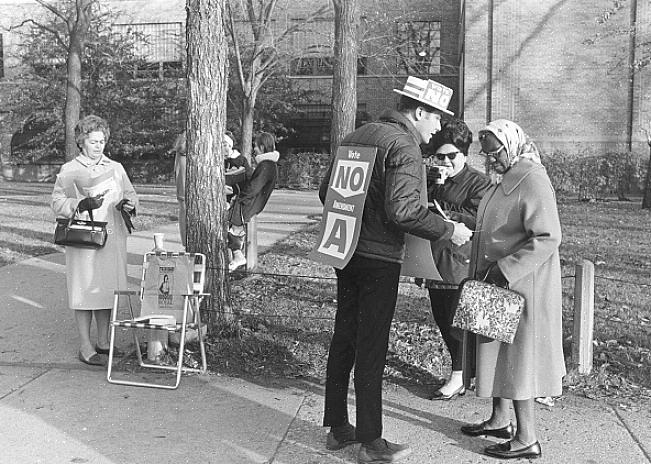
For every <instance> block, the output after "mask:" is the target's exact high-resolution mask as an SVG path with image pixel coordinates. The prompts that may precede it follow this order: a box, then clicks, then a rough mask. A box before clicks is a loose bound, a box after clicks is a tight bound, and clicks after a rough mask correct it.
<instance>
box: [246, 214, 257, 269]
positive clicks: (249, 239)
mask: <svg viewBox="0 0 651 464" xmlns="http://www.w3.org/2000/svg"><path fill="white" fill-rule="evenodd" d="M257 266H258V223H257V220H256V216H253V217H252V218H251V219H250V220H249V222H248V223H247V225H246V270H247V271H252V270H254V269H255V268H256V267H257Z"/></svg>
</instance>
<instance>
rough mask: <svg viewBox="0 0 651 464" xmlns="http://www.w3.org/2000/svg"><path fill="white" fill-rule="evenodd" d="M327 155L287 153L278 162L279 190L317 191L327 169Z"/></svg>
mask: <svg viewBox="0 0 651 464" xmlns="http://www.w3.org/2000/svg"><path fill="white" fill-rule="evenodd" d="M329 160H330V155H329V154H327V153H288V154H283V155H281V157H280V161H279V162H278V182H277V186H278V187H280V188H293V189H318V188H319V185H320V184H321V179H323V176H324V175H325V172H326V170H327V169H328V162H329Z"/></svg>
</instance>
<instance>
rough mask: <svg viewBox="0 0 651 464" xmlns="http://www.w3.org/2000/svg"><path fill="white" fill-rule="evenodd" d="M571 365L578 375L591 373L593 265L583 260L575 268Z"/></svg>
mask: <svg viewBox="0 0 651 464" xmlns="http://www.w3.org/2000/svg"><path fill="white" fill-rule="evenodd" d="M574 274H575V282H574V331H573V334H572V364H573V365H575V366H576V367H577V368H578V370H579V374H589V373H590V372H591V371H592V337H593V333H592V332H593V329H594V264H592V262H590V261H588V260H587V259H584V260H583V261H582V262H581V263H579V264H577V265H576V266H575V271H574Z"/></svg>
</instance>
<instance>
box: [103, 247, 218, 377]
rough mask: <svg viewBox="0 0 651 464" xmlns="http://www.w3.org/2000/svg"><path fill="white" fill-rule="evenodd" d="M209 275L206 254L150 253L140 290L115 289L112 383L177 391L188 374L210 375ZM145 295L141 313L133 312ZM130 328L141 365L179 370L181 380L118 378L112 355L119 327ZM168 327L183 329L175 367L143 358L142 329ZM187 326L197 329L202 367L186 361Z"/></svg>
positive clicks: (173, 330) (169, 329) (110, 363)
mask: <svg viewBox="0 0 651 464" xmlns="http://www.w3.org/2000/svg"><path fill="white" fill-rule="evenodd" d="M205 276H206V257H205V255H203V254H201V253H165V252H162V253H154V252H150V253H146V254H145V256H144V259H143V265H142V279H141V283H140V291H139V292H136V291H129V290H116V291H115V292H114V295H115V296H114V300H113V310H112V311H111V324H110V330H111V332H110V347H109V359H108V371H107V374H106V379H107V380H108V381H109V382H110V383H116V384H121V385H133V386H139V387H154V388H165V389H170V390H173V389H175V388H177V387H178V386H179V383H180V381H181V374H182V373H184V372H186V373H187V372H197V373H201V374H203V373H205V372H206V370H207V363H206V349H205V346H204V341H203V333H202V328H201V318H200V314H199V306H200V303H201V300H202V299H203V298H204V297H205V296H207V295H209V294H207V293H203V288H204V283H205ZM136 295H138V296H139V299H140V303H141V305H140V316H139V317H136V315H135V314H134V310H133V304H132V297H135V296H136ZM121 296H126V297H127V298H128V307H129V315H130V317H129V318H128V319H123V320H118V309H119V303H120V297H121ZM118 327H119V328H122V329H129V330H131V332H132V333H133V339H134V343H135V345H136V355H137V357H138V363H139V364H140V366H141V367H143V368H149V369H159V370H163V371H174V372H175V373H176V382H175V383H174V384H172V385H169V384H168V383H169V382H168V383H156V382H147V381H142V382H140V381H133V380H127V379H125V378H121V379H116V378H114V377H113V373H112V370H113V357H114V352H115V330H116V328H118ZM143 330H144V331H146V332H149V331H152V330H157V331H161V330H163V331H166V333H168V334H170V333H180V337H179V350H178V359H177V362H176V364H175V365H171V364H153V363H147V362H145V361H144V360H143V356H142V350H141V348H140V336H139V333H141V332H142V331H143ZM188 330H196V332H197V334H198V340H199V348H200V350H201V368H199V369H197V368H192V367H188V366H184V365H183V355H184V352H185V342H186V336H187V334H188Z"/></svg>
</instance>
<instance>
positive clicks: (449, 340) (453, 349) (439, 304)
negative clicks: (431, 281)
mask: <svg viewBox="0 0 651 464" xmlns="http://www.w3.org/2000/svg"><path fill="white" fill-rule="evenodd" d="M428 290H429V301H430V304H431V305H432V315H433V316H434V321H435V322H436V325H438V327H439V331H440V332H441V336H442V337H443V341H444V342H445V346H447V348H448V351H449V352H450V358H451V360H452V370H453V371H460V370H462V367H463V366H462V362H461V349H462V342H461V339H460V335H461V331H458V335H457V336H456V337H455V336H453V335H452V319H453V318H454V311H455V309H456V306H457V300H458V298H459V291H458V290H448V289H441V288H428Z"/></svg>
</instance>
